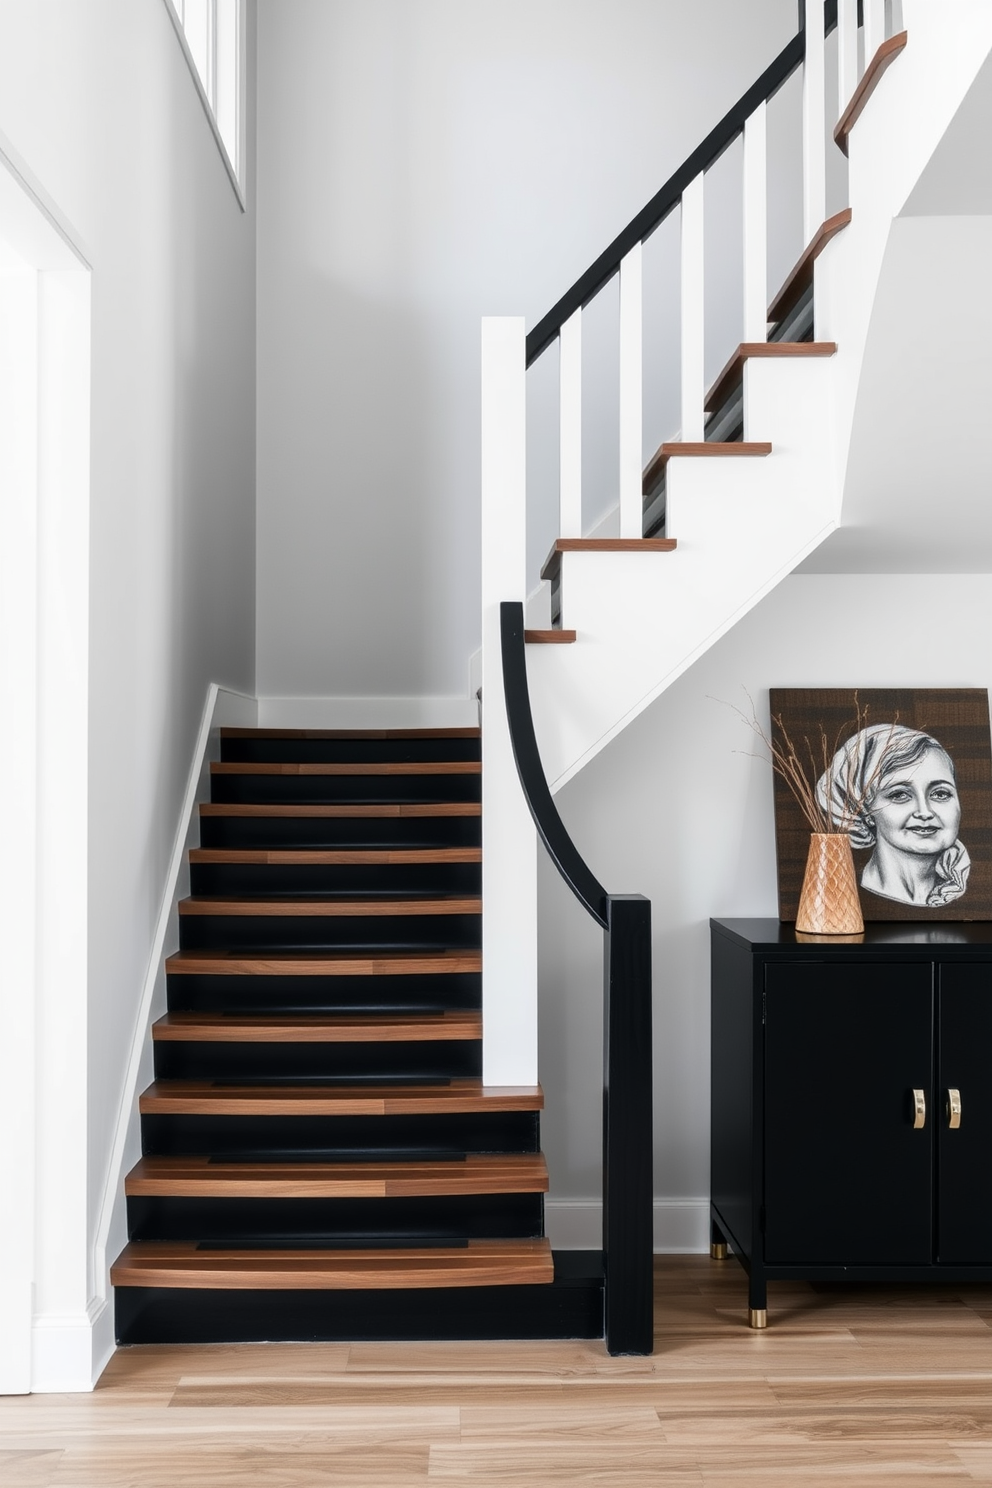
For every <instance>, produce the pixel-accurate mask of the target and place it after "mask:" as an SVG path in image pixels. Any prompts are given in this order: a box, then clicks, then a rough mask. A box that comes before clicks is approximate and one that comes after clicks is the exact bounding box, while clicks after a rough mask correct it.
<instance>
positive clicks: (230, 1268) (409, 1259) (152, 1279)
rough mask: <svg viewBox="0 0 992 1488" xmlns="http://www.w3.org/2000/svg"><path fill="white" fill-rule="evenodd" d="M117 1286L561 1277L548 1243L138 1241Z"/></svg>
mask: <svg viewBox="0 0 992 1488" xmlns="http://www.w3.org/2000/svg"><path fill="white" fill-rule="evenodd" d="M110 1280H111V1283H112V1284H113V1285H114V1286H142V1287H210V1288H214V1287H224V1288H228V1289H238V1290H247V1289H248V1288H253V1289H254V1288H258V1289H267V1290H290V1289H296V1288H303V1287H305V1288H313V1289H328V1290H341V1291H351V1290H360V1289H364V1288H367V1287H376V1288H397V1287H452V1286H522V1285H528V1284H535V1285H540V1284H548V1283H550V1282H551V1281H553V1280H554V1262H553V1259H552V1255H551V1244H550V1241H548V1240H546V1239H533V1240H531V1239H524V1240H470V1241H469V1242H468V1243H467V1244H466V1245H460V1246H436V1247H430V1246H423V1247H416V1246H405V1247H397V1248H396V1249H389V1250H385V1249H374V1250H238V1249H227V1250H198V1249H197V1247H196V1245H194V1244H188V1243H187V1244H184V1243H182V1242H177V1243H169V1242H165V1241H149V1240H145V1241H132V1242H131V1243H130V1244H129V1245H127V1246H125V1248H124V1250H123V1251H122V1252H121V1254H120V1255H119V1256H118V1258H117V1260H116V1261H115V1262H114V1264H113V1266H112V1267H111V1272H110Z"/></svg>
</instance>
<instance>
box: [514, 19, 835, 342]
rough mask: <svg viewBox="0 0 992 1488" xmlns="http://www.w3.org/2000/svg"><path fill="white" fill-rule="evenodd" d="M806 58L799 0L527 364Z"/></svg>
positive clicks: (539, 337)
mask: <svg viewBox="0 0 992 1488" xmlns="http://www.w3.org/2000/svg"><path fill="white" fill-rule="evenodd" d="M836 24H837V0H828V3H827V5H826V7H825V9H824V28H823V29H824V34H825V35H829V33H830V32H831V31H832V30H833V29H834V27H835V26H836ZM805 56H806V29H805V0H800V29H799V31H798V32H797V33H796V35H795V36H794V37H793V38H792V40H791V41H790V42H788V43H787V44H786V45H785V46H784V47H783V48H782V50H781V51H780V52H779V54H778V56H777V57H776V58H775V60H774V62H772V63H771V64H770V65H769V66H768V67H766V68H765V70H764V72H763V73H762V74H761V76H760V77H759V78H758V80H757V82H755V83H753V84H752V86H751V87H750V88H748V90H747V92H746V93H745V94H744V96H743V97H742V98H739V99H738V101H737V102H736V103H735V104H734V106H733V108H732V109H729V110H728V112H727V113H726V114H724V116H723V118H722V119H721V120H720V122H719V124H717V125H716V126H715V127H714V128H713V129H711V130H710V132H709V134H708V135H707V136H706V138H705V139H704V140H703V142H702V144H701V145H699V146H697V148H696V149H695V150H693V152H692V154H691V155H690V156H689V158H688V159H687V160H686V161H684V162H683V164H682V165H680V166H679V168H678V170H677V171H676V172H675V174H674V175H672V176H670V177H669V179H668V180H667V181H666V182H665V184H664V186H662V188H661V190H660V191H658V192H656V193H655V195H654V196H653V197H652V198H651V200H650V201H649V202H648V204H647V206H646V207H642V209H641V211H639V212H638V214H637V216H636V217H635V218H634V219H633V221H632V222H628V224H627V226H626V227H625V228H624V230H623V232H621V233H620V234H619V235H618V236H617V237H615V238H614V239H613V242H612V243H611V244H610V246H609V247H608V248H607V249H606V250H605V252H603V253H601V254H600V255H599V257H598V258H597V259H596V261H595V263H592V264H590V266H589V268H588V269H586V271H585V273H584V274H583V275H582V276H581V277H580V278H579V279H577V280H576V281H575V283H574V284H573V285H572V287H571V289H570V290H568V292H567V293H566V294H563V295H562V297H561V299H560V300H559V301H558V303H557V305H555V306H554V307H553V308H552V309H551V310H549V311H548V313H547V315H545V316H544V317H543V319H542V320H539V321H538V323H537V325H536V326H535V327H534V329H533V330H532V331H531V332H530V333H529V335H528V337H527V363H526V364H527V366H528V367H530V366H531V365H532V364H533V363H534V362H536V361H537V358H538V357H539V356H540V355H541V353H542V352H544V351H546V350H547V349H548V347H549V346H550V345H551V343H552V342H553V341H555V340H557V338H558V333H559V332H560V330H561V328H562V326H563V325H564V324H565V321H566V320H568V318H569V316H571V315H574V313H575V311H576V310H581V309H582V308H583V307H584V306H585V305H588V303H589V301H590V300H591V299H592V298H593V296H594V295H596V294H598V292H599V291H600V290H601V289H602V288H603V285H604V284H608V283H609V281H610V280H611V279H612V278H613V276H614V274H616V273H618V272H619V269H620V264H621V262H622V261H623V259H624V258H626V256H627V254H628V253H629V252H630V250H631V249H632V248H636V246H637V244H638V243H643V242H644V241H645V239H646V238H649V237H650V236H651V234H652V233H653V232H654V230H655V228H656V227H660V226H661V224H662V222H664V220H665V218H666V217H667V216H668V214H669V212H671V211H673V210H674V208H675V207H677V206H678V204H679V202H680V201H681V200H682V194H683V192H684V191H685V189H686V187H687V186H688V185H689V184H690V183H691V182H692V181H694V180H695V179H696V177H697V176H698V175H699V173H700V171H704V170H707V169H708V168H709V167H710V166H711V165H713V163H714V162H715V161H716V160H718V159H719V158H720V156H721V155H722V154H723V152H724V150H726V149H727V147H728V146H729V145H731V144H732V143H733V141H734V140H735V139H736V138H737V136H738V135H739V134H740V132H741V130H742V129H743V128H744V125H745V123H746V122H747V120H748V119H749V118H750V116H751V114H753V113H754V111H755V109H756V108H757V107H758V105H759V104H760V103H762V102H765V101H766V100H768V99H769V98H772V97H774V95H775V94H776V93H777V92H778V90H779V88H781V86H782V84H783V83H785V82H787V81H788V79H789V78H790V77H791V76H792V74H793V73H794V72H795V70H796V68H797V67H798V66H799V65H800V63H801V62H802V61H803V59H804V57H805Z"/></svg>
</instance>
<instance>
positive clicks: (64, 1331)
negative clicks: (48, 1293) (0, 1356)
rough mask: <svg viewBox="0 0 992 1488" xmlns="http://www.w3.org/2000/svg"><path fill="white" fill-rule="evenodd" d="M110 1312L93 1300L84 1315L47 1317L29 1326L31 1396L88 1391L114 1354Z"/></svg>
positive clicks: (108, 1305)
mask: <svg viewBox="0 0 992 1488" xmlns="http://www.w3.org/2000/svg"><path fill="white" fill-rule="evenodd" d="M115 1348H116V1344H115V1342H114V1309H113V1305H112V1303H111V1302H110V1301H109V1300H108V1299H106V1298H104V1299H102V1300H101V1299H99V1298H94V1299H93V1301H92V1302H91V1303H90V1305H89V1307H88V1309H87V1310H86V1311H85V1312H80V1313H48V1314H42V1315H41V1316H40V1317H35V1319H34V1321H33V1322H32V1324H31V1392H32V1394H35V1395H63V1394H70V1393H72V1394H78V1393H81V1392H84V1391H87V1390H92V1389H93V1387H94V1385H95V1384H96V1382H97V1380H98V1379H99V1378H100V1376H101V1374H102V1373H103V1371H104V1369H105V1368H106V1367H107V1361H108V1360H109V1358H110V1356H111V1354H112V1353H113V1352H114V1349H115Z"/></svg>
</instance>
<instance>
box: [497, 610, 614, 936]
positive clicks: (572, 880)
mask: <svg viewBox="0 0 992 1488" xmlns="http://www.w3.org/2000/svg"><path fill="white" fill-rule="evenodd" d="M499 634H500V646H501V649H502V654H503V692H504V694H505V697H506V716H507V721H508V723H509V726H510V743H511V745H512V746H513V758H514V759H515V761H516V764H517V774H518V775H519V776H520V784H521V786H522V788H523V793H524V798H525V800H526V802H527V806H528V808H529V810H530V814H531V816H532V817H533V818H534V825H535V826H536V828H537V830H538V832H539V833H540V836H541V841H542V842H543V843H544V845H545V847H546V848H547V850H548V852H549V854H550V856H551V860H552V862H553V863H554V865H555V867H556V868H557V869H558V872H559V873H560V874H561V876H562V878H563V879H564V880H565V882H566V883H567V884H568V887H569V888H570V889H571V891H572V893H573V894H574V895H575V897H576V899H578V901H579V903H580V904H581V905H583V906H584V908H585V909H587V910H588V911H589V913H590V914H591V915H592V917H593V919H594V920H595V921H596V923H597V924H598V925H602V927H603V929H604V930H605V929H606V928H607V925H608V916H607V908H606V899H607V894H606V890H605V889H604V888H603V885H602V884H601V883H600V882H599V880H598V879H597V878H596V876H595V875H594V874H593V872H592V870H591V869H590V868H589V866H588V864H587V863H586V862H585V861H584V859H583V858H582V857H581V855H580V853H579V850H578V848H577V847H576V846H575V843H574V842H573V841H572V839H571V837H570V836H569V835H568V832H567V831H566V829H565V823H564V822H563V821H562V819H561V817H560V816H559V815H558V808H557V806H556V805H555V803H554V801H553V800H552V797H551V791H550V790H549V788H548V781H547V776H546V775H545V773H544V766H543V765H542V764H541V755H540V752H539V750H538V747H537V737H536V735H535V733H534V717H533V714H532V713H531V708H530V692H529V690H528V687H527V655H526V651H525V649H524V607H523V605H522V604H519V603H514V602H504V603H503V604H501V605H500V607H499Z"/></svg>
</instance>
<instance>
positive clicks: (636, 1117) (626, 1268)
mask: <svg viewBox="0 0 992 1488" xmlns="http://www.w3.org/2000/svg"><path fill="white" fill-rule="evenodd" d="M499 611H500V613H499V626H500V644H501V649H502V655H503V692H504V695H505V699H506V714H507V723H508V725H509V729H510V742H511V744H512V746H513V757H514V759H515V761H516V765H517V774H518V775H519V777H520V785H521V788H522V789H523V793H524V797H525V799H526V801H527V805H528V807H529V809H530V814H531V816H532V817H533V818H534V824H535V826H536V827H537V830H538V832H539V833H540V835H541V838H542V840H543V842H544V845H545V847H546V848H547V850H548V852H549V853H550V854H551V857H552V859H553V861H554V863H555V866H556V867H557V869H558V872H559V873H560V874H561V876H562V878H564V880H565V882H566V883H567V884H568V886H569V888H570V889H571V890H572V893H573V894H574V895H575V896H576V898H577V899H578V900H579V902H580V903H581V904H582V906H583V907H584V908H585V909H586V910H588V912H589V914H591V915H592V917H593V919H594V920H595V921H596V922H597V924H599V925H602V927H603V931H604V956H603V1332H604V1335H605V1337H606V1347H607V1349H608V1350H609V1352H610V1353H611V1354H650V1352H651V1349H652V1344H653V1337H654V1334H653V1322H652V1319H653V1305H654V1304H653V1283H652V1249H653V1220H652V1212H653V1199H652V1159H651V1148H652V1136H651V1133H652V1116H651V1105H652V1099H651V1086H652V1075H651V1043H652V1040H651V904H650V901H649V900H647V899H645V898H644V897H643V896H642V895H640V894H607V892H606V891H605V889H604V888H603V886H602V884H601V883H599V882H598V880H597V879H596V878H595V877H594V875H593V874H592V872H591V871H590V869H589V867H588V866H587V864H586V863H585V862H584V861H583V859H582V858H581V856H580V855H579V852H578V849H577V848H576V846H575V844H574V842H573V841H572V839H571V837H569V835H568V832H567V831H566V830H565V825H564V823H563V822H562V819H561V817H560V816H559V815H558V808H557V807H556V806H555V804H554V802H553V801H552V799H551V791H550V790H549V789H548V782H547V778H546V776H545V774H544V766H543V765H542V764H541V756H540V754H539V753H538V748H537V739H536V737H535V735H534V719H533V716H532V714H531V709H530V693H529V691H528V688H527V661H526V652H525V650H524V645H525V637H524V608H523V605H522V604H519V603H503V604H501V605H500V607H499Z"/></svg>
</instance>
